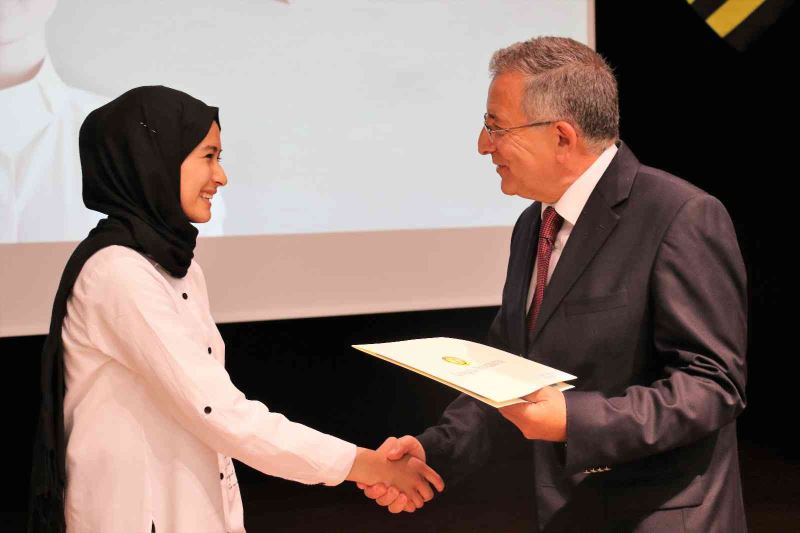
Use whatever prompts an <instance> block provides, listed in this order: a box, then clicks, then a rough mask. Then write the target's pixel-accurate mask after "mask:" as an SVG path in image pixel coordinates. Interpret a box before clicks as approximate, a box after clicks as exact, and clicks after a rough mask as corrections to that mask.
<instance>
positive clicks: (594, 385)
mask: <svg viewBox="0 0 800 533" xmlns="http://www.w3.org/2000/svg"><path fill="white" fill-rule="evenodd" d="M491 72H492V74H493V81H492V83H491V86H490V88H489V95H488V100H487V113H486V115H485V126H484V129H483V130H482V131H481V133H480V137H479V139H478V149H479V151H480V153H482V154H485V155H489V156H491V158H492V162H493V163H494V164H495V165H496V166H497V172H498V174H499V175H500V177H501V180H502V181H501V188H502V190H503V192H504V193H506V194H513V195H519V196H522V197H525V198H530V199H532V200H535V202H534V203H533V204H532V205H531V206H530V207H528V208H527V209H526V210H525V211H524V212H523V213H522V215H521V216H520V218H519V220H518V221H517V224H516V226H515V228H514V231H513V234H512V237H511V255H510V259H509V264H508V271H507V277H506V283H505V287H504V289H503V299H502V305H501V307H500V311H499V312H498V314H497V317H496V319H495V320H494V323H493V324H492V327H491V331H490V344H492V345H493V346H496V347H498V348H500V349H503V350H506V351H509V352H512V353H516V354H519V355H520V356H522V357H528V358H530V359H533V360H536V361H538V362H541V363H544V364H546V365H550V366H554V367H556V368H559V369H561V370H564V371H566V372H569V373H572V374H574V375H576V376H578V379H577V380H576V383H575V389H573V390H569V391H566V392H564V393H562V392H559V391H558V390H556V389H554V388H546V389H543V390H540V391H538V392H536V393H534V394H532V395H530V396H528V397H527V398H526V399H527V400H528V401H529V403H524V404H518V405H514V406H509V407H506V408H503V409H500V410H497V409H494V408H491V407H489V406H487V405H485V404H483V403H481V402H478V401H476V400H473V399H472V398H470V397H469V396H465V395H462V396H460V397H458V398H457V399H456V400H455V401H454V402H453V403H452V404H451V405H450V406H449V407H448V408H447V410H446V411H445V412H444V414H443V415H442V418H441V421H440V422H439V424H438V425H436V426H434V427H431V428H428V429H427V430H425V432H423V433H422V435H420V436H419V437H417V438H414V437H411V436H405V437H402V438H400V439H393V438H392V439H389V440H387V442H386V443H385V444H384V446H383V447H382V449H383V451H385V452H387V454H389V456H390V458H399V457H400V456H402V455H403V454H405V453H410V454H412V455H415V456H417V457H419V458H421V459H423V460H427V461H428V462H429V463H430V464H431V465H432V466H433V467H434V468H435V469H436V470H437V471H439V472H440V473H441V474H442V475H443V477H444V478H445V480H446V481H448V482H449V483H452V482H453V481H454V480H458V479H459V478H461V477H463V476H464V475H466V474H468V473H470V472H472V471H474V470H476V469H477V468H478V467H480V466H481V465H482V464H484V463H485V462H486V461H487V460H488V458H489V457H490V456H491V455H492V453H493V448H494V447H495V446H496V445H497V443H498V442H499V441H500V439H501V438H502V435H504V434H505V433H504V432H505V431H507V430H508V428H509V427H511V428H513V426H516V428H518V429H519V431H518V432H517V433H516V434H517V435H519V432H521V433H522V435H523V436H524V437H525V438H527V439H530V443H531V452H532V457H533V463H534V467H535V470H534V472H535V474H534V476H535V477H534V479H533V482H534V490H535V495H536V516H537V520H536V521H537V524H536V525H537V526H538V527H537V529H538V530H540V531H546V532H554V531H647V532H654V531H670V532H674V531H702V532H712V531H720V532H736V531H744V530H745V529H746V525H745V517H744V509H743V503H742V494H741V486H740V476H739V468H738V458H737V445H736V425H735V419H736V417H737V416H738V415H739V413H741V411H742V409H744V406H745V396H744V384H745V374H746V371H745V349H746V337H747V335H746V280H745V270H744V265H743V263H742V259H741V254H740V252H739V248H738V245H737V240H736V235H735V233H734V229H733V225H732V224H731V221H730V218H729V216H728V214H727V212H726V210H725V208H724V207H723V206H722V204H721V203H720V202H719V201H718V200H716V199H715V198H714V197H712V196H710V195H708V194H706V193H705V192H703V191H701V190H700V189H698V188H696V187H694V186H692V185H691V184H689V183H687V182H685V181H682V180H680V179H678V178H676V177H674V176H671V175H669V174H667V173H666V172H663V171H661V170H657V169H654V168H650V167H647V166H644V165H642V164H641V163H639V161H638V160H637V159H636V157H635V156H634V154H633V153H632V152H631V150H630V149H629V148H628V147H627V146H626V145H625V144H623V143H621V142H620V141H619V139H618V117H619V112H618V103H617V87H616V80H615V79H614V76H613V74H612V72H611V70H610V69H609V67H608V65H607V64H606V63H605V61H604V60H603V59H602V58H601V57H600V56H599V55H598V54H597V53H595V52H594V51H592V50H591V49H589V48H588V47H586V46H584V45H582V44H580V43H577V42H575V41H573V40H571V39H563V38H551V37H545V38H538V39H533V40H530V41H527V42H524V43H517V44H515V45H512V46H510V47H508V48H505V49H503V50H500V51H498V52H497V53H495V55H494V57H493V58H492V63H491ZM509 422H510V423H511V424H513V426H511V425H510V424H509ZM517 438H519V437H517ZM365 492H366V494H367V496H369V497H372V498H375V499H377V501H378V503H380V504H381V505H387V506H389V508H390V510H392V511H393V512H397V511H400V510H401V509H403V508H404V507H405V508H406V510H412V506H411V505H410V504H408V503H407V502H406V501H405V500H404V498H403V497H399V498H397V497H396V494H397V493H396V491H394V490H393V489H391V488H390V489H389V490H388V491H387V489H386V488H384V487H381V486H374V487H368V488H366V491H365Z"/></svg>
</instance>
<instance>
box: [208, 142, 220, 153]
mask: <svg viewBox="0 0 800 533" xmlns="http://www.w3.org/2000/svg"><path fill="white" fill-rule="evenodd" d="M203 150H211V151H212V152H214V153H217V152H222V150H220V149H219V147H217V146H214V145H213V144H209V145H206V146H204V147H203Z"/></svg>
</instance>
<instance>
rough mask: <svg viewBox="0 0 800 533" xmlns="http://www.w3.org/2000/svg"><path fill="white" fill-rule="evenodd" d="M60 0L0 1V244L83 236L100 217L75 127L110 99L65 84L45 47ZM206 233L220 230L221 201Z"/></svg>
mask: <svg viewBox="0 0 800 533" xmlns="http://www.w3.org/2000/svg"><path fill="white" fill-rule="evenodd" d="M56 5H57V0H0V124H3V127H2V128H0V243H14V242H34V241H64V240H73V241H74V240H80V239H82V238H83V237H84V236H85V235H86V233H87V232H88V231H89V230H90V229H91V228H92V227H93V226H94V225H95V224H97V222H98V221H99V220H100V219H101V218H102V216H103V215H102V214H100V213H97V212H95V211H90V210H88V209H86V207H85V206H84V205H83V202H82V200H81V168H80V162H79V161H78V129H79V128H80V125H81V123H82V122H83V119H84V118H85V117H86V115H87V114H88V113H89V112H90V111H91V110H92V109H95V108H97V107H99V106H100V105H102V104H104V103H106V102H108V100H109V99H108V98H107V97H105V96H101V95H98V94H94V93H92V92H89V91H85V90H82V89H77V88H74V87H70V86H69V85H67V84H66V83H64V81H63V80H62V79H61V77H60V76H59V75H58V72H57V71H56V69H55V68H54V66H53V63H52V61H51V59H50V54H49V53H48V50H47V44H46V39H45V25H46V23H47V20H48V19H49V18H50V16H51V15H52V14H53V11H54V10H55V8H56ZM217 207H218V209H217V213H216V214H217V217H215V221H214V222H213V223H212V224H210V225H208V226H207V227H206V228H204V229H203V232H202V235H203V236H211V235H221V234H222V219H223V218H224V213H223V212H222V211H224V207H223V208H222V209H219V208H220V207H221V206H220V205H218V206H217Z"/></svg>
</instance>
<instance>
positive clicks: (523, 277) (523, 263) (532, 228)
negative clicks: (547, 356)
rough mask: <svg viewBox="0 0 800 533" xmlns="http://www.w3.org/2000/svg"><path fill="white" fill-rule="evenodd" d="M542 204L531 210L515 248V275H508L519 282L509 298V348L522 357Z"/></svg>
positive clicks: (525, 339) (525, 340) (526, 337)
mask: <svg viewBox="0 0 800 533" xmlns="http://www.w3.org/2000/svg"><path fill="white" fill-rule="evenodd" d="M541 214H542V204H541V203H539V202H536V203H535V204H534V206H533V209H531V212H530V216H531V221H530V225H529V227H528V228H527V229H526V232H525V234H523V235H522V236H521V237H522V242H521V243H520V245H519V246H515V249H516V250H519V253H517V254H515V256H514V258H513V260H514V269H515V271H516V272H515V273H514V274H510V279H518V280H520V281H521V283H520V284H519V286H517V287H514V288H513V289H512V292H511V294H510V296H512V297H513V300H512V301H511V302H510V305H509V307H508V308H509V310H510V311H509V330H510V331H509V333H510V335H511V346H512V348H513V349H514V352H515V353H518V354H520V355H524V354H525V352H526V347H527V340H528V326H527V310H526V309H525V306H526V303H527V300H528V288H529V287H530V284H531V276H532V275H533V265H534V261H535V260H536V247H537V246H538V244H539V225H540V224H541V220H542V216H541Z"/></svg>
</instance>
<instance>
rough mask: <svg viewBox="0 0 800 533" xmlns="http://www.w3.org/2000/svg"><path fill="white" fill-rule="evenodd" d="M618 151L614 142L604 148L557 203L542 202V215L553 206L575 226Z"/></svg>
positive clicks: (565, 219)
mask: <svg viewBox="0 0 800 533" xmlns="http://www.w3.org/2000/svg"><path fill="white" fill-rule="evenodd" d="M616 153H617V145H616V144H612V145H611V146H609V147H608V148H606V149H605V150H603V153H602V154H600V156H599V157H598V158H597V159H595V160H594V163H592V164H591V165H590V166H589V168H587V169H586V170H585V171H584V173H583V174H581V175H580V176H579V177H578V179H576V180H575V181H573V182H572V185H570V186H569V187H568V188H567V190H566V191H564V194H562V195H561V198H559V199H558V201H557V202H556V203H554V204H547V203H544V202H542V216H544V210H545V209H547V208H548V207H550V206H552V207H553V208H554V209H555V210H556V213H558V214H559V215H561V217H562V218H563V219H564V221H566V222H569V223H570V224H572V225H573V226H574V225H575V223H576V222H577V221H578V217H579V216H580V214H581V211H583V206H585V205H586V202H587V201H588V200H589V196H591V194H592V191H593V190H594V188H595V186H596V185H597V182H598V181H600V178H601V177H603V173H604V172H605V171H606V169H607V168H608V165H610V164H611V160H612V159H614V156H615V155H616Z"/></svg>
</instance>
